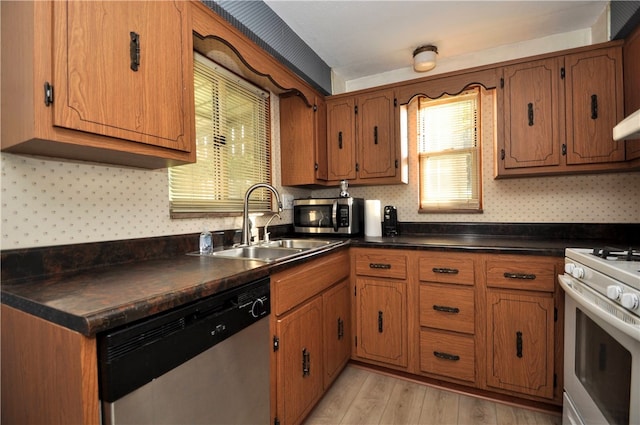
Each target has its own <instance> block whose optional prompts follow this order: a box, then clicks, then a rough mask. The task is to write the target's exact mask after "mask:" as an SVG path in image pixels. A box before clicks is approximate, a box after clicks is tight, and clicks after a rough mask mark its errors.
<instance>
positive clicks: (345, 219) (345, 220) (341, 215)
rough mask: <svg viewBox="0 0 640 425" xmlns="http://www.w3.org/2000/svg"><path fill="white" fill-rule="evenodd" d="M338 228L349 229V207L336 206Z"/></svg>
mask: <svg viewBox="0 0 640 425" xmlns="http://www.w3.org/2000/svg"><path fill="white" fill-rule="evenodd" d="M338 227H349V206H348V205H340V206H338Z"/></svg>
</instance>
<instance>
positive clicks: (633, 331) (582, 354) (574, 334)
mask: <svg viewBox="0 0 640 425" xmlns="http://www.w3.org/2000/svg"><path fill="white" fill-rule="evenodd" d="M558 279H559V282H560V285H561V286H562V288H563V289H564V291H565V295H566V296H565V335H564V341H565V342H564V343H565V346H564V389H565V394H564V396H565V405H564V408H563V423H565V424H566V423H572V424H573V423H584V424H640V408H639V404H640V403H638V400H640V338H638V336H639V335H640V328H639V327H638V326H639V324H638V323H637V322H638V320H637V319H634V318H633V316H631V315H629V314H628V313H626V312H625V311H624V310H623V309H621V308H620V307H618V306H617V305H615V304H614V303H612V302H610V301H609V300H608V299H607V298H605V297H604V296H602V295H600V294H599V293H597V292H595V291H593V290H591V289H590V288H588V287H586V286H585V285H584V284H582V283H581V282H579V281H578V280H576V279H574V278H572V277H571V276H568V275H561V276H558ZM633 321H635V322H636V323H635V324H633Z"/></svg>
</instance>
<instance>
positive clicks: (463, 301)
mask: <svg viewBox="0 0 640 425" xmlns="http://www.w3.org/2000/svg"><path fill="white" fill-rule="evenodd" d="M474 319H475V302H474V290H473V288H465V287H457V286H452V285H434V284H421V285H420V326H429V327H430V328H438V329H445V330H450V331H456V332H464V333H468V334H473V333H474V331H475V320H474Z"/></svg>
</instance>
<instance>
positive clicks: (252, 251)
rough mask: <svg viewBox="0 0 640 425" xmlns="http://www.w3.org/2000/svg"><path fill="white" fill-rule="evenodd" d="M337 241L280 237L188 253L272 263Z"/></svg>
mask: <svg viewBox="0 0 640 425" xmlns="http://www.w3.org/2000/svg"><path fill="white" fill-rule="evenodd" d="M338 243H340V241H334V240H319V239H280V240H274V241H269V242H261V243H259V244H258V245H250V246H238V247H234V248H229V249H224V250H222V251H213V252H211V253H209V254H200V253H199V252H190V253H188V255H201V256H206V257H220V258H232V259H236V260H255V261H263V262H265V263H272V262H275V261H281V260H285V259H287V258H291V257H294V256H296V255H298V254H302V253H309V252H313V251H314V250H319V249H322V248H325V247H329V246H332V245H336V244H338Z"/></svg>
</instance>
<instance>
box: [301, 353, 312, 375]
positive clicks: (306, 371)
mask: <svg viewBox="0 0 640 425" xmlns="http://www.w3.org/2000/svg"><path fill="white" fill-rule="evenodd" d="M310 374H311V361H310V355H309V352H308V351H307V349H306V348H303V349H302V376H303V377H305V376H309V375H310Z"/></svg>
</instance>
